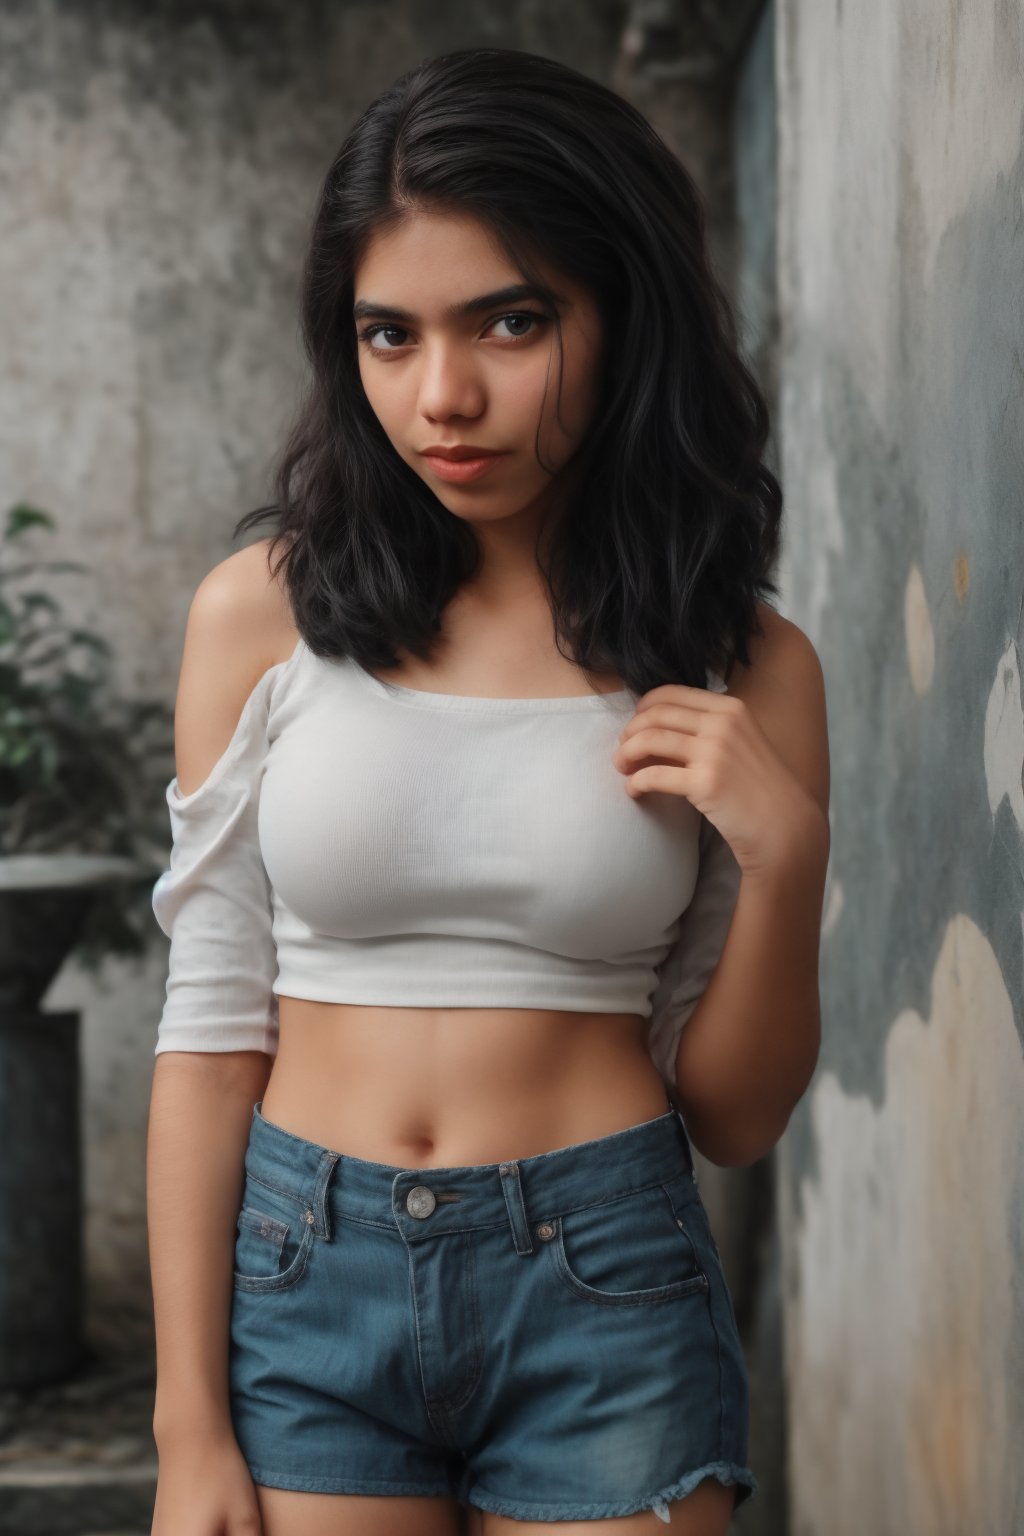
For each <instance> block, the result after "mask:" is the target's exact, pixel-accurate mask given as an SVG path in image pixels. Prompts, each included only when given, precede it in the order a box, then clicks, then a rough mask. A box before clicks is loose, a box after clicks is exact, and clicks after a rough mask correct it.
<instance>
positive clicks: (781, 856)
mask: <svg viewBox="0 0 1024 1536" xmlns="http://www.w3.org/2000/svg"><path fill="white" fill-rule="evenodd" d="M612 762H613V763H614V764H615V767H616V768H618V770H619V771H620V773H624V774H626V775H627V776H628V777H627V779H626V791H627V793H628V794H630V795H633V796H634V797H637V796H640V795H644V794H647V793H648V792H649V791H651V790H655V791H657V792H658V793H659V794H668V795H681V796H682V797H683V799H685V800H689V802H690V804H691V805H693V806H695V807H696V809H697V810H698V811H700V813H701V814H702V815H703V816H706V817H707V818H708V820H709V821H710V822H712V823H713V825H714V826H715V827H716V828H717V829H718V831H719V832H720V833H721V834H722V836H723V837H724V838H725V840H726V842H727V843H728V844H729V847H730V848H731V849H732V852H733V854H734V856H735V858H736V861H737V863H738V864H739V866H740V868H741V870H743V871H744V873H758V874H761V873H773V872H775V871H776V870H779V869H781V868H785V867H786V866H787V864H788V863H789V862H790V861H791V860H792V858H793V857H794V854H795V853H796V852H798V851H803V850H806V848H807V847H808V838H809V837H811V838H814V839H817V838H818V837H821V838H823V839H824V843H825V844H826V845H827V841H828V820H827V817H826V816H825V813H824V812H823V811H822V808H821V806H820V805H819V804H818V802H817V801H816V800H815V799H814V798H813V796H812V795H811V794H810V793H809V791H808V790H807V789H806V788H805V787H804V785H803V784H802V783H801V782H800V780H799V779H798V778H797V777H796V775H795V774H794V773H793V772H792V771H791V769H790V768H789V767H787V765H786V764H785V763H784V762H783V761H782V758H781V757H780V756H779V754H778V753H777V752H776V750H775V748H774V747H773V746H772V744H771V743H770V742H769V740H768V738H767V736H766V735H765V734H764V731H763V730H762V729H761V727H760V726H759V725H758V723H757V721H756V720H755V719H754V716H753V713H752V712H751V710H750V709H749V708H748V707H747V705H746V704H745V703H744V701H743V700H742V699H739V698H735V697H732V696H731V695H729V694H722V693H716V692H714V691H712V690H711V689H709V688H689V687H686V686H684V685H683V684H681V683H663V684H662V685H661V686H660V687H657V688H652V689H651V690H650V692H649V693H645V694H643V695H642V697H641V698H639V699H638V700H637V705H636V712H635V713H634V714H633V716H632V717H631V719H630V720H628V721H627V723H626V726H625V729H624V730H623V732H622V735H621V736H620V737H619V746H618V748H617V750H616V752H615V753H614V755H613V757H612ZM814 846H815V847H817V844H816V843H815V844H814Z"/></svg>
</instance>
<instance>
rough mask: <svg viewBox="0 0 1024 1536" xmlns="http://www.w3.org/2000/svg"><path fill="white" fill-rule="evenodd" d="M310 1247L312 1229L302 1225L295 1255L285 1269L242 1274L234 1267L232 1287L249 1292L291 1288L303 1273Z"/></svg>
mask: <svg viewBox="0 0 1024 1536" xmlns="http://www.w3.org/2000/svg"><path fill="white" fill-rule="evenodd" d="M312 1248H313V1230H312V1228H311V1227H309V1226H308V1225H307V1226H304V1227H303V1230H302V1236H301V1237H300V1239H299V1246H298V1249H297V1250H296V1253H295V1257H294V1258H293V1259H292V1262H291V1263H290V1264H289V1265H288V1268H287V1269H283V1270H282V1271H281V1273H280V1274H279V1275H243V1274H242V1273H241V1272H240V1271H239V1270H237V1269H236V1270H234V1271H233V1279H234V1288H235V1289H236V1290H239V1291H249V1292H251V1293H256V1292H263V1291H288V1290H291V1288H292V1286H293V1285H296V1284H297V1283H298V1281H299V1280H301V1279H302V1276H303V1275H304V1274H305V1272H306V1266H307V1265H308V1263H309V1255H310V1252H311V1251H312ZM293 1270H294V1271H295V1273H294V1274H293V1273H292V1271H293Z"/></svg>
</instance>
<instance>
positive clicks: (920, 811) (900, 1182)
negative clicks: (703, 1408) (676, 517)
mask: <svg viewBox="0 0 1024 1536" xmlns="http://www.w3.org/2000/svg"><path fill="white" fill-rule="evenodd" d="M778 13H779V14H778V35H777V61H778V80H777V84H778V100H779V112H780V120H779V128H780V161H779V186H780V207H779V221H780V224H779V278H780V299H781V317H782V345H781V441H782V450H783V466H782V467H783V482H784V488H785V491H786V499H787V506H788V531H787V538H786V556H785V562H784V563H785V571H784V590H785V595H786V599H787V601H786V611H787V612H788V613H789V614H790V615H791V616H792V617H793V618H794V619H795V620H796V621H797V622H798V623H800V624H801V625H802V627H804V628H805V629H806V630H807V632H808V633H809V634H810V635H811V636H812V638H813V639H814V641H815V643H816V645H817V648H818V651H819V654H820V656H821V658H822V661H823V664H824V668H825V673H826V679H827V685H828V697H829V715H830V733H831V743H832V764H833V785H832V827H833V843H832V856H831V863H830V870H829V881H828V889H827V892H826V918H825V931H824V936H823V949H822V986H823V1005H824V1032H823V1045H822V1053H821V1058H820V1062H819V1066H818V1070H817V1072H816V1074H815V1079H814V1081H813V1083H812V1085H811V1088H810V1089H809V1091H808V1093H807V1095H806V1097H805V1098H804V1100H803V1101H802V1103H801V1105H800V1107H799V1109H798V1111H797V1114H796V1115H795V1116H794V1118H793V1120H792V1122H791V1124H790V1128H789V1130H788V1132H787V1135H786V1137H785V1138H784V1141H783V1143H782V1145H781V1148H780V1152H781V1169H782V1177H781V1180H780V1194H781V1196H782V1201H783V1213H782V1215H783V1243H784V1280H785V1283H784V1303H785V1338H786V1368H787V1383H788V1395H789V1418H788V1428H789V1461H788V1467H789V1476H790V1491H791V1499H792V1524H791V1529H792V1531H793V1533H794V1536H863V1533H865V1532H870V1533H871V1536H918V1533H919V1536H940V1533H943V1536H944V1533H949V1536H953V1533H959V1532H964V1531H971V1532H978V1533H982V1532H984V1533H991V1536H1008V1533H1010V1532H1011V1531H1020V1530H1022V1529H1024V1465H1022V1463H1021V1460H1020V1456H1019V1448H1020V1441H1021V1429H1022V1425H1024V1371H1022V1369H1021V1363H1022V1356H1024V1290H1022V1288H1021V1286H1020V1285H1019V1283H1015V1281H1016V1277H1018V1276H1019V1275H1020V1273H1021V1266H1022V1262H1024V1253H1022V1212H1024V1199H1022V1196H1024V1115H1022V1109H1024V1064H1022V1054H1021V1039H1022V1028H1024V987H1022V924H1021V917H1022V883H1024V882H1022V866H1024V859H1022V853H1024V794H1022V759H1024V717H1022V701H1021V627H1020V626H1021V614H1022V601H1024V598H1022V573H1024V519H1022V517H1021V500H1022V497H1021V486H1022V475H1021V471H1022V467H1024V451H1022V446H1021V445H1022V443H1024V430H1022V428H1024V420H1022V418H1024V409H1022V384H1024V378H1022V367H1021V358H1022V355H1024V319H1022V274H1024V180H1022V155H1021V147H1022V126H1024V93H1022V89H1021V81H1022V79H1024V13H1022V10H1021V7H1020V6H1019V5H1017V4H995V3H991V0H982V3H979V4H977V5H974V6H959V5H956V6H942V7H936V6H929V5H925V4H922V3H919V0H918V3H915V0H899V3H896V4H893V3H891V0H867V3H865V4H862V5H860V6H850V5H846V6H844V5H842V4H841V3H837V4H835V5H822V4H821V3H819V0H778Z"/></svg>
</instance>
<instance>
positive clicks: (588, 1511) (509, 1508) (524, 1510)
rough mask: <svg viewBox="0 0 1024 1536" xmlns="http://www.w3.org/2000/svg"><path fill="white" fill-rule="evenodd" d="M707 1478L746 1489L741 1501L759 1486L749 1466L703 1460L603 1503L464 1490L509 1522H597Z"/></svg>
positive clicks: (636, 1510)
mask: <svg viewBox="0 0 1024 1536" xmlns="http://www.w3.org/2000/svg"><path fill="white" fill-rule="evenodd" d="M709 1476H710V1477H714V1478H715V1479H716V1481H718V1482H720V1483H723V1484H724V1485H725V1486H726V1487H728V1488H731V1487H735V1486H737V1485H738V1486H739V1487H740V1488H743V1489H746V1490H747V1491H748V1492H747V1494H746V1495H745V1496H744V1500H743V1501H744V1502H746V1498H747V1497H749V1495H750V1494H753V1493H756V1491H757V1489H758V1486H759V1484H758V1481H757V1478H756V1477H755V1476H754V1473H753V1472H752V1470H751V1469H750V1467H747V1466H743V1465H742V1464H741V1463H740V1462H736V1461H724V1460H719V1461H706V1462H704V1463H703V1464H702V1465H701V1466H699V1467H694V1468H693V1469H692V1470H691V1471H689V1472H687V1473H685V1474H684V1476H683V1477H680V1478H677V1479H676V1481H675V1482H674V1483H670V1484H669V1485H668V1487H667V1488H663V1489H661V1490H660V1491H659V1492H658V1493H653V1494H648V1495H646V1496H644V1497H642V1498H638V1499H619V1500H607V1501H606V1502H605V1503H603V1504H544V1503H541V1502H540V1501H533V1500H527V1499H503V1498H501V1497H499V1496H496V1495H494V1494H490V1493H488V1492H487V1490H486V1489H484V1488H481V1487H480V1485H479V1483H474V1484H473V1486H472V1487H471V1488H470V1489H467V1492H466V1503H467V1504H472V1505H474V1506H475V1507H476V1508H477V1509H483V1510H486V1511H487V1512H488V1513H490V1514H495V1515H504V1516H507V1517H508V1518H510V1519H513V1520H600V1519H607V1518H614V1517H616V1516H618V1517H620V1518H621V1517H622V1516H625V1515H635V1514H640V1513H641V1512H642V1511H644V1510H648V1509H652V1508H653V1506H654V1505H656V1504H659V1503H662V1502H664V1501H665V1500H668V1499H680V1498H685V1497H686V1495H687V1494H689V1493H692V1492H693V1490H694V1488H696V1487H697V1485H698V1483H701V1482H703V1480H704V1478H705V1477H709ZM482 1501H485V1502H482Z"/></svg>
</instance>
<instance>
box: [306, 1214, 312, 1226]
mask: <svg viewBox="0 0 1024 1536" xmlns="http://www.w3.org/2000/svg"><path fill="white" fill-rule="evenodd" d="M306 1225H307V1226H309V1227H311V1226H312V1225H313V1212H312V1211H307V1212H306Z"/></svg>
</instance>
